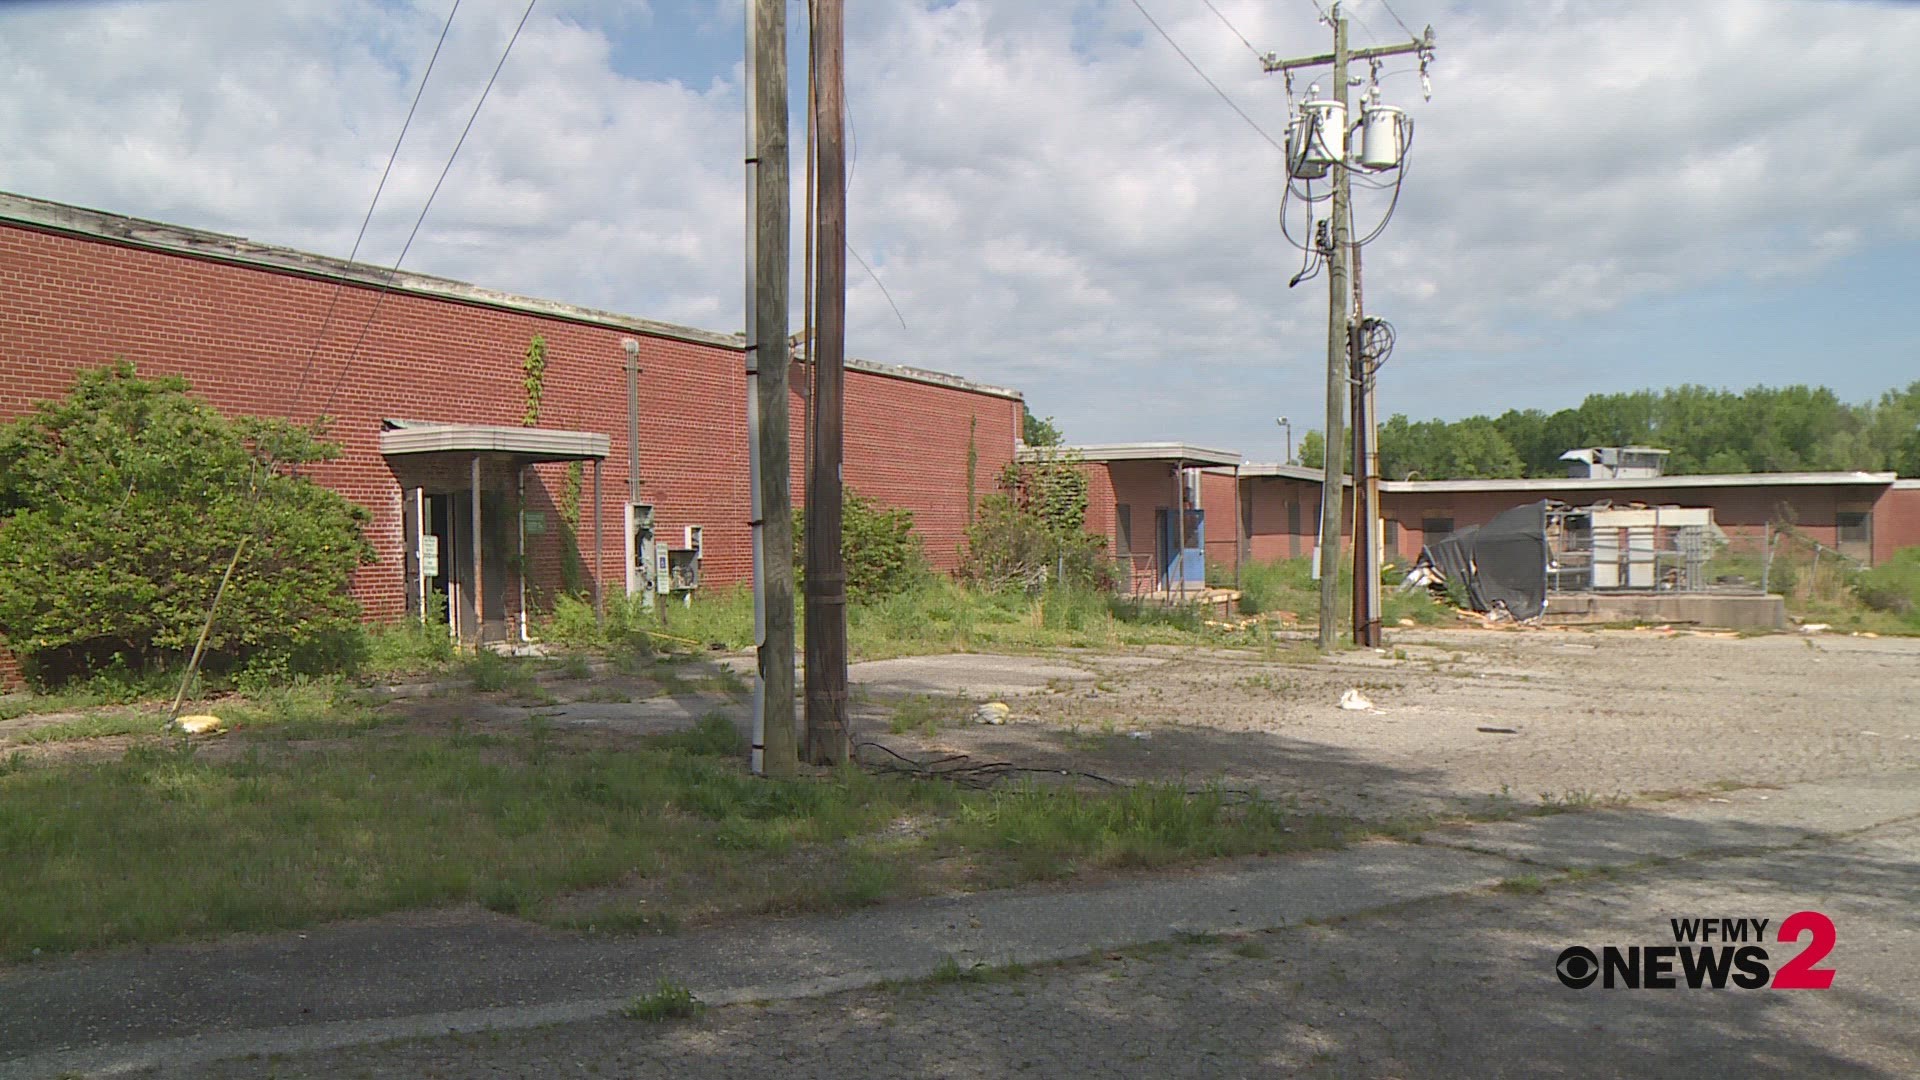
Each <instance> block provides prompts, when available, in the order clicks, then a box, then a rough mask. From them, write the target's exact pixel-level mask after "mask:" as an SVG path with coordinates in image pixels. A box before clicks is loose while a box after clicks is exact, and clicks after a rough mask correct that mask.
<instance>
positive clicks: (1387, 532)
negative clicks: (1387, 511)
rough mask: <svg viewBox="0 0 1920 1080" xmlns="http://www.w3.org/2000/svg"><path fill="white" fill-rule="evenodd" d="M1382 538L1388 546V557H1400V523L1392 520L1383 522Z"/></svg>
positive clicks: (1381, 527)
mask: <svg viewBox="0 0 1920 1080" xmlns="http://www.w3.org/2000/svg"><path fill="white" fill-rule="evenodd" d="M1380 537H1381V541H1382V543H1383V544H1384V545H1385V546H1386V549H1387V554H1388V555H1390V556H1398V555H1399V554H1400V523H1399V522H1397V521H1395V520H1393V519H1392V518H1387V519H1386V520H1385V521H1382V522H1381V523H1380Z"/></svg>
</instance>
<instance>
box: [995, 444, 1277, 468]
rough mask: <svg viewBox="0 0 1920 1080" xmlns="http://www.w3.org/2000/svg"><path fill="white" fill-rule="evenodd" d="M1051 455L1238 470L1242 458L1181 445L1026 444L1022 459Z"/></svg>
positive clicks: (1226, 452)
mask: <svg viewBox="0 0 1920 1080" xmlns="http://www.w3.org/2000/svg"><path fill="white" fill-rule="evenodd" d="M1047 452H1056V453H1066V454H1072V455H1074V456H1075V457H1077V458H1079V459H1080V460H1081V461H1175V460H1178V461H1184V462H1188V463H1191V464H1193V465H1231V466H1234V467H1235V468H1238V467H1239V465H1240V455H1239V454H1238V453H1237V452H1235V451H1232V450H1217V449H1214V448H1212V447H1207V446H1195V445H1193V444H1192V443H1181V442H1138V443H1085V444H1082V445H1079V446H1027V445H1024V444H1022V445H1021V447H1020V450H1019V456H1020V459H1021V460H1023V461H1033V460H1035V459H1038V458H1040V457H1043V456H1045V454H1046V453H1047Z"/></svg>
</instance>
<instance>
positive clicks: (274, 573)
mask: <svg viewBox="0 0 1920 1080" xmlns="http://www.w3.org/2000/svg"><path fill="white" fill-rule="evenodd" d="M337 453H338V450H337V448H336V447H334V446H332V445H331V444H327V443H324V442H319V441H316V440H315V439H314V438H312V437H311V436H310V434H309V433H308V432H306V431H304V430H302V429H299V428H296V427H294V426H293V425H290V424H287V423H285V422H283V421H277V420H266V419H260V418H252V417H240V418H232V419H230V418H228V417H225V416H222V415H221V414H220V413H218V412H216V411H215V410H214V409H213V407H212V406H210V405H208V404H207V403H206V402H204V401H201V400H199V399H197V398H195V397H192V396H191V395H190V394H189V393H188V385H187V383H186V381H185V380H183V379H179V378H173V377H168V378H159V379H143V378H140V377H139V376H138V375H136V374H135V373H134V369H133V366H132V365H131V364H128V363H124V362H123V363H118V364H115V365H112V366H110V367H106V368H101V369H99V370H95V371H88V372H83V373H81V374H80V376H79V377H78V378H77V379H76V380H75V384H74V389H73V391H72V393H71V394H69V395H68V396H67V397H66V398H63V399H61V400H58V401H48V402H43V403H41V404H40V405H39V406H37V407H36V408H35V410H34V411H33V412H32V413H31V414H29V415H27V416H25V417H22V418H21V419H19V420H16V421H13V422H11V423H6V424H0V637H4V638H5V639H6V640H7V642H8V643H9V647H10V648H11V649H12V651H13V652H14V653H15V655H17V656H19V657H20V658H21V659H22V660H23V661H24V664H25V666H26V667H27V669H28V671H29V673H30V675H31V676H32V677H33V678H35V679H36V681H39V682H41V683H43V684H48V683H65V682H69V681H71V680H72V679H74V678H76V677H82V676H84V675H85V674H86V673H88V672H90V671H94V670H98V669H100V668H101V667H102V666H103V665H106V664H108V663H110V662H111V660H112V658H114V657H119V658H120V662H121V663H122V664H123V665H124V666H125V667H127V668H129V669H132V670H152V669H154V668H157V667H164V666H166V665H169V664H172V663H176V662H178V661H180V660H183V659H184V658H185V657H186V655H187V654H188V653H189V652H190V651H191V650H192V648H193V644H194V640H195V639H196V637H197V636H198V635H199V632H200V626H201V623H202V621H203V620H204V619H205V617H206V612H207V606H208V603H209V602H210V601H211V600H212V598H213V594H214V590H215V588H216V587H217V586H218V584H219V581H220V578H221V575H222V574H223V573H224V572H225V570H226V566H227V563H228V560H229V559H230V558H232V556H233V552H234V550H235V548H236V546H237V545H239V543H240V542H241V540H242V538H247V540H248V544H247V547H246V549H245V552H244V557H243V558H242V559H241V560H240V562H239V564H238V566H237V568H236V570H235V572H234V575H233V580H232V582H231V584H230V585H229V586H228V588H227V592H226V594H225V596H224V598H223V599H222V602H221V608H220V613H219V617H218V618H217V619H216V620H215V622H214V625H213V630H212V634H211V636H210V637H209V638H208V643H207V644H208V650H209V664H208V666H209V667H210V668H211V669H213V670H216V671H217V670H230V669H232V668H234V667H236V666H238V665H240V664H242V663H246V664H249V665H257V666H255V667H254V668H253V670H256V671H258V672H261V673H266V672H270V671H280V672H283V673H287V674H298V673H301V672H302V671H305V670H308V669H311V668H312V666H313V665H316V664H320V665H324V664H334V663H338V662H340V661H341V660H342V659H343V657H344V658H349V659H350V658H351V654H352V653H353V652H354V650H355V643H354V636H353V631H354V628H355V627H356V625H357V616H358V614H359V610H358V605H356V604H355V602H354V601H353V599H352V597H351V596H350V595H349V594H348V592H347V583H348V579H349V578H350V576H351V575H352V573H353V571H354V568H355V567H357V566H359V565H360V564H362V563H365V562H371V561H372V559H373V552H372V549H371V547H370V546H369V545H368V544H367V543H366V541H365V540H364V539H363V538H362V536H361V527H362V525H363V523H364V522H365V521H366V520H367V514H366V511H364V510H362V509H360V508H359V507H356V506H354V505H353V504H352V503H350V502H348V501H347V500H346V499H345V498H343V497H341V496H340V495H338V494H336V493H334V492H332V491H329V490H327V489H325V488H323V487H320V486H319V485H317V484H314V483H312V482H311V481H308V480H305V479H303V478H299V477H296V476H290V475H287V474H286V473H285V472H282V471H277V470H269V469H267V468H265V467H264V465H265V463H266V462H268V461H269V460H271V461H272V462H273V463H275V464H277V465H280V466H286V465H297V464H299V463H301V462H306V461H313V460H318V459H323V458H328V457H332V456H334V455H336V454H337Z"/></svg>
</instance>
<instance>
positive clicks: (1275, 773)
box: [878, 630, 1920, 815]
mask: <svg viewBox="0 0 1920 1080" xmlns="http://www.w3.org/2000/svg"><path fill="white" fill-rule="evenodd" d="M1076 659H1077V661H1078V663H1079V664H1080V665H1082V666H1083V667H1084V668H1085V669H1086V670H1087V671H1088V673H1089V675H1090V676H1091V678H1087V679H1080V680H1074V681H1072V682H1071V683H1068V682H1066V681H1065V680H1061V681H1059V682H1056V684H1055V687H1054V688H1053V689H1052V690H1048V691H1042V692H1040V693H1038V694H1032V695H1028V696H1024V697H1018V698H1010V699H1008V700H1009V703H1010V704H1011V705H1012V706H1013V716H1012V719H1011V720H1010V721H1009V723H1008V724H1007V725H1006V726H1004V727H972V726H967V727H955V728H948V729H944V730H941V731H938V732H936V733H935V734H934V735H932V736H925V735H920V734H910V735H884V734H883V735H880V736H878V737H879V738H880V739H881V740H882V741H885V742H887V743H888V744H889V745H893V746H895V747H897V748H901V749H907V750H911V751H913V752H916V753H921V754H929V753H934V752H940V753H968V754H973V755H976V756H979V757H982V758H1000V759H1006V760H1012V761H1015V762H1018V763H1020V764H1023V765H1032V766H1039V767H1057V768H1069V767H1070V768H1077V769H1085V770H1089V771H1092V772H1096V773H1099V774H1101V775H1105V776H1109V777H1113V778H1116V779H1141V778H1149V777H1159V778H1173V777H1184V778H1186V779H1189V780H1193V779H1197V778H1204V777H1219V778H1221V779H1223V780H1225V781H1226V782H1227V783H1229V784H1230V785H1234V786H1245V787H1257V788H1260V789H1262V790H1264V791H1267V792H1269V793H1273V794H1278V795H1285V796H1293V797H1297V798H1299V799H1300V800H1301V801H1302V802H1303V803H1307V804H1310V805H1320V806H1326V807H1330V808H1333V809H1337V810H1341V811H1345V812H1353V813H1359V814H1363V815H1390V814H1397V813H1405V812H1415V811H1436V810H1439V811H1447V810H1459V809H1484V808H1485V806H1486V804H1487V803H1488V802H1489V801H1490V800H1495V799H1498V798H1499V797H1500V796H1502V794H1503V793H1504V796H1505V797H1507V798H1511V799H1516V800H1519V801H1521V802H1523V803H1528V804H1537V803H1539V802H1540V801H1541V800H1543V799H1544V800H1547V801H1552V802H1561V803H1571V804H1587V803H1592V802H1597V801H1602V800H1608V799H1613V798H1619V797H1637V796H1650V795H1658V794H1665V793H1673V792H1681V791H1686V792H1702V791H1712V790H1713V789H1715V788H1718V787H1733V786H1740V787H1745V786H1755V785H1769V784H1786V783H1792V782H1796V781H1803V780H1818V779H1828V778H1834V777H1843V776H1862V775H1872V774H1883V773H1890V772H1903V771H1907V770H1910V769H1913V768H1915V767H1916V766H1920V639H1913V638H1854V637H1824V638H1809V637H1799V636H1769V637H1756V638H1737V637H1730V636H1710V635H1696V634H1688V633H1685V632H1681V633H1660V632H1654V631H1554V630H1540V631H1512V632H1499V631H1477V630H1472V631H1470V630H1458V631H1402V632H1400V633H1399V634H1397V635H1395V639H1394V645H1393V647H1392V648H1390V649H1388V650H1385V651H1382V652H1376V651H1373V650H1368V651H1365V652H1349V653H1343V654H1340V655H1338V656H1336V657H1335V658H1333V659H1332V660H1330V661H1325V662H1320V663H1311V662H1292V663H1289V662H1276V661H1274V660H1271V659H1265V658H1262V657H1260V656H1258V655H1257V654H1251V653H1231V652H1191V653H1184V654H1178V655H1163V656H1160V657H1158V658H1157V661H1158V662H1156V663H1153V664H1151V665H1146V666H1143V664H1142V662H1141V658H1140V657H1139V656H1123V657H1103V656H1100V655H1097V654H1083V655H1080V656H1078V657H1076ZM1349 688H1354V689H1358V690H1360V692H1361V693H1362V694H1363V695H1365V696H1366V697H1367V698H1369V699H1370V700H1371V701H1372V702H1373V704H1374V705H1375V707H1376V709H1375V711H1348V710H1344V709H1341V708H1339V707H1338V705H1337V702H1338V701H1339V699H1340V696H1341V693H1342V692H1343V691H1344V690H1347V689H1349ZM1482 728H1508V729H1512V733H1505V732H1487V731H1483V730H1480V729H1482Z"/></svg>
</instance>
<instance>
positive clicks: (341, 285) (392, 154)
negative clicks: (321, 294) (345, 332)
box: [287, 0, 460, 417]
mask: <svg viewBox="0 0 1920 1080" xmlns="http://www.w3.org/2000/svg"><path fill="white" fill-rule="evenodd" d="M459 12H460V0H453V8H452V10H450V11H448V12H447V21H446V24H445V25H443V26H441V27H440V40H439V41H436V42H434V45H433V55H432V56H429V57H428V58H427V69H426V70H425V71H423V72H421V73H420V85H419V87H418V88H417V89H415V90H414V92H413V104H411V105H408V106H407V118H406V119H405V120H404V121H402V122H401V124H400V134H399V136H398V137H397V138H395V139H394V140H393V149H392V150H391V151H389V152H388V153H387V167H386V168H385V169H383V170H382V171H381V173H380V183H379V184H377V185H375V186H374V189H373V201H371V202H369V203H368V204H367V215H366V216H365V217H363V218H361V219H360V232H359V234H358V235H356V236H355V237H354V238H353V250H352V251H350V252H348V253H347V261H348V262H352V261H353V260H354V259H355V258H356V257H357V256H358V255H359V254H360V245H361V243H362V242H363V241H365V240H366V238H367V226H368V225H370V224H372V222H373V211H374V208H375V207H377V206H379V205H380V193H381V192H383V191H385V190H386V188H387V178H388V177H390V176H392V175H393V163H394V162H395V161H396V160H398V158H399V157H400V144H401V143H403V142H405V141H406V138H407V129H408V128H410V127H412V126H413V114H414V112H415V111H416V110H418V109H419V108H420V98H421V97H422V96H423V95H424V94H425V93H426V92H427V80H428V79H430V78H432V77H433V65H434V63H435V62H436V61H438V60H439V59H440V48H441V46H443V45H445V44H446V43H447V32H448V31H449V30H452V29H453V17H454V16H455V15H457V14H459ZM346 287H347V286H346V282H345V281H337V282H335V283H334V286H333V298H332V299H330V300H328V301H327V314H326V317H325V318H324V319H322V320H321V321H320V332H319V333H318V334H316V335H315V336H314V339H313V347H312V348H311V349H309V350H307V360H306V363H305V364H303V365H301V368H300V382H299V385H298V386H296V387H295V389H294V391H293V399H292V402H293V403H292V404H291V405H289V406H287V415H288V416H289V417H291V416H293V414H294V413H295V412H296V411H298V410H299V408H300V400H301V398H303V397H305V396H306V392H307V376H308V375H310V374H311V373H312V372H313V362H314V360H315V359H317V358H318V357H319V355H320V346H321V344H322V343H324V342H325V341H326V340H327V331H328V330H329V329H332V327H333V313H334V310H335V309H336V308H338V307H339V306H340V293H341V292H342V291H344V290H345V289H346Z"/></svg>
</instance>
